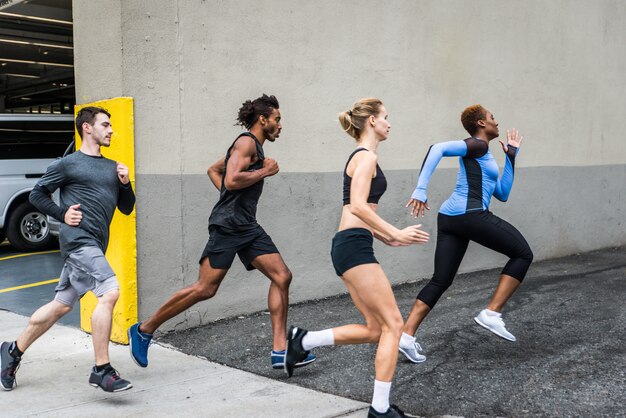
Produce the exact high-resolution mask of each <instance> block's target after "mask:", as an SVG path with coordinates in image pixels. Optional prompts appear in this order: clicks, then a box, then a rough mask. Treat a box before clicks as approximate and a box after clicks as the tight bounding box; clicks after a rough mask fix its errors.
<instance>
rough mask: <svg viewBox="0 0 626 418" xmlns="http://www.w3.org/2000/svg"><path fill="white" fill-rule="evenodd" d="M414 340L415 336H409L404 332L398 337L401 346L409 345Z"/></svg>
mask: <svg viewBox="0 0 626 418" xmlns="http://www.w3.org/2000/svg"><path fill="white" fill-rule="evenodd" d="M414 342H415V337H412V336H410V335H409V334H407V333H406V332H403V333H402V337H400V345H401V346H403V347H409V346H411V345H412V344H413V343H414Z"/></svg>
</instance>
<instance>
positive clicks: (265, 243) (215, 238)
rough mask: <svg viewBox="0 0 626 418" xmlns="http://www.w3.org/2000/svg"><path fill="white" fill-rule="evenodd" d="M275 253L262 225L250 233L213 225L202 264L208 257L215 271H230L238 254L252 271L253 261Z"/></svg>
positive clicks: (273, 246) (210, 227) (276, 250)
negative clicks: (232, 230)
mask: <svg viewBox="0 0 626 418" xmlns="http://www.w3.org/2000/svg"><path fill="white" fill-rule="evenodd" d="M274 253H278V249H277V248H276V245H274V242H273V241H272V239H271V238H270V236H269V235H267V233H266V232H265V230H264V229H263V228H261V226H260V225H259V226H258V227H256V228H254V229H251V230H249V231H237V232H231V231H228V230H225V229H223V228H221V227H219V226H216V225H211V226H209V241H208V242H207V244H206V246H205V247H204V251H203V252H202V256H201V257H200V263H202V260H204V259H205V258H206V257H208V258H209V263H210V264H211V267H213V268H214V269H229V268H230V267H231V266H232V265H233V260H234V259H235V254H237V255H238V256H239V259H240V260H241V262H242V263H243V265H244V266H245V267H246V270H248V271H250V270H254V269H255V267H254V266H253V265H252V260H254V259H255V258H257V257H258V256H260V255H263V254H274Z"/></svg>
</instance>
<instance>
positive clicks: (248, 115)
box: [235, 93, 279, 129]
mask: <svg viewBox="0 0 626 418" xmlns="http://www.w3.org/2000/svg"><path fill="white" fill-rule="evenodd" d="M278 108H279V107H278V99H277V98H276V96H273V95H272V96H268V95H267V94H265V93H263V96H261V97H259V98H256V99H254V100H246V101H245V102H243V103H242V105H241V107H240V108H239V113H238V114H237V123H235V125H241V126H243V127H244V128H246V129H250V128H251V127H252V126H253V125H254V124H255V123H256V121H257V120H258V119H259V116H261V115H262V116H265V117H266V118H269V117H270V114H271V113H272V109H278Z"/></svg>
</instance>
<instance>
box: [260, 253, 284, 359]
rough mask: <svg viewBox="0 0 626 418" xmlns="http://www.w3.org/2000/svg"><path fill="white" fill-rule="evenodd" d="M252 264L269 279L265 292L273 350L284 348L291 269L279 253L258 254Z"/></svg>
mask: <svg viewBox="0 0 626 418" xmlns="http://www.w3.org/2000/svg"><path fill="white" fill-rule="evenodd" d="M252 265H253V266H254V267H255V268H256V269H258V270H259V271H260V272H261V273H263V274H264V275H265V276H266V277H267V278H268V279H270V281H271V283H270V289H269V292H268V294H267V306H268V308H269V311H270V317H271V320H272V330H273V333H274V342H273V350H275V351H281V350H284V349H285V348H286V346H287V329H286V328H287V310H288V308H289V285H290V284H291V278H292V274H291V271H289V268H288V267H287V265H286V264H285V262H284V260H283V258H282V257H281V255H280V254H279V253H273V254H263V255H260V256H258V257H256V258H255V259H254V260H252Z"/></svg>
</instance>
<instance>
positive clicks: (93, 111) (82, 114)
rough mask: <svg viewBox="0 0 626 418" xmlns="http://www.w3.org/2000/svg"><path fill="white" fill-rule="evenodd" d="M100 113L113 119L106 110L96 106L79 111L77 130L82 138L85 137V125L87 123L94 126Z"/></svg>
mask: <svg viewBox="0 0 626 418" xmlns="http://www.w3.org/2000/svg"><path fill="white" fill-rule="evenodd" d="M98 113H104V114H105V115H107V116H108V117H111V114H110V113H109V112H107V110H106V109H103V108H101V107H96V106H87V107H83V108H82V109H80V110H79V111H78V114H77V115H76V130H77V131H78V135H79V136H80V137H81V138H82V137H83V123H85V122H87V123H88V124H90V125H91V126H93V123H94V121H95V120H96V116H97V115H98Z"/></svg>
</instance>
